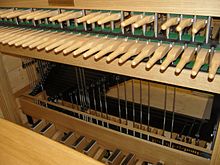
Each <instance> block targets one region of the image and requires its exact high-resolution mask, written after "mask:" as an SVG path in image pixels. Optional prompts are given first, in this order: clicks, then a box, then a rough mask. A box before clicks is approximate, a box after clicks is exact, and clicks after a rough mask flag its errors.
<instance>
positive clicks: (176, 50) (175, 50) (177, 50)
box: [160, 46, 183, 71]
mask: <svg viewBox="0 0 220 165" xmlns="http://www.w3.org/2000/svg"><path fill="white" fill-rule="evenodd" d="M182 52H183V46H173V47H172V49H171V50H170V51H169V53H168V54H167V57H166V59H165V60H164V61H163V63H162V64H161V67H160V70H161V71H164V70H166V69H167V67H168V66H169V65H170V63H171V62H173V61H175V60H176V59H177V58H178V57H179V56H180V54H181V53H182Z"/></svg>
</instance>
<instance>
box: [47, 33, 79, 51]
mask: <svg viewBox="0 0 220 165" xmlns="http://www.w3.org/2000/svg"><path fill="white" fill-rule="evenodd" d="M76 36H77V35H70V36H67V37H64V38H63V37H62V38H63V39H61V40H58V41H57V42H55V43H53V44H51V45H49V46H47V47H45V50H46V51H50V50H52V49H55V48H56V47H58V46H60V45H62V44H64V43H65V42H67V41H69V40H73V39H74V38H75V37H76Z"/></svg>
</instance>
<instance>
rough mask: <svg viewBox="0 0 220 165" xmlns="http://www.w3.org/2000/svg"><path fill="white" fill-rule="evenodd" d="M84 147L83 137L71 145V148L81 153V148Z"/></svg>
mask: <svg viewBox="0 0 220 165" xmlns="http://www.w3.org/2000/svg"><path fill="white" fill-rule="evenodd" d="M85 146H86V138H85V136H80V137H79V138H78V139H77V140H76V141H75V142H74V143H73V144H72V145H71V147H72V148H74V149H75V150H77V151H80V152H81V151H82V150H83V148H84V147H85Z"/></svg>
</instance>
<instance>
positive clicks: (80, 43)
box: [63, 37, 92, 55]
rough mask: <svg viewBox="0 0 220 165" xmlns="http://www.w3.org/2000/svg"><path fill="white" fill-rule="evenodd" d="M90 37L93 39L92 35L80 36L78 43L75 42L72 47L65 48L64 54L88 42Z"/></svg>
mask: <svg viewBox="0 0 220 165" xmlns="http://www.w3.org/2000/svg"><path fill="white" fill-rule="evenodd" d="M90 39H92V37H82V38H80V39H79V40H77V42H76V43H74V44H73V45H71V46H70V47H68V48H66V49H64V50H63V54H65V55H66V54H68V53H70V52H72V51H73V50H75V49H78V48H79V47H81V46H82V45H83V44H84V43H85V42H87V41H88V40H90Z"/></svg>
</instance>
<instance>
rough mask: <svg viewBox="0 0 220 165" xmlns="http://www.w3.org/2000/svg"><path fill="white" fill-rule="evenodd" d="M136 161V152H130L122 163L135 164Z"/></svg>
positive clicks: (122, 164)
mask: <svg viewBox="0 0 220 165" xmlns="http://www.w3.org/2000/svg"><path fill="white" fill-rule="evenodd" d="M135 162H136V158H135V155H134V154H131V153H129V154H128V155H127V156H126V157H125V159H123V161H122V162H121V164H120V165H125V164H126V165H133V164H135Z"/></svg>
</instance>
